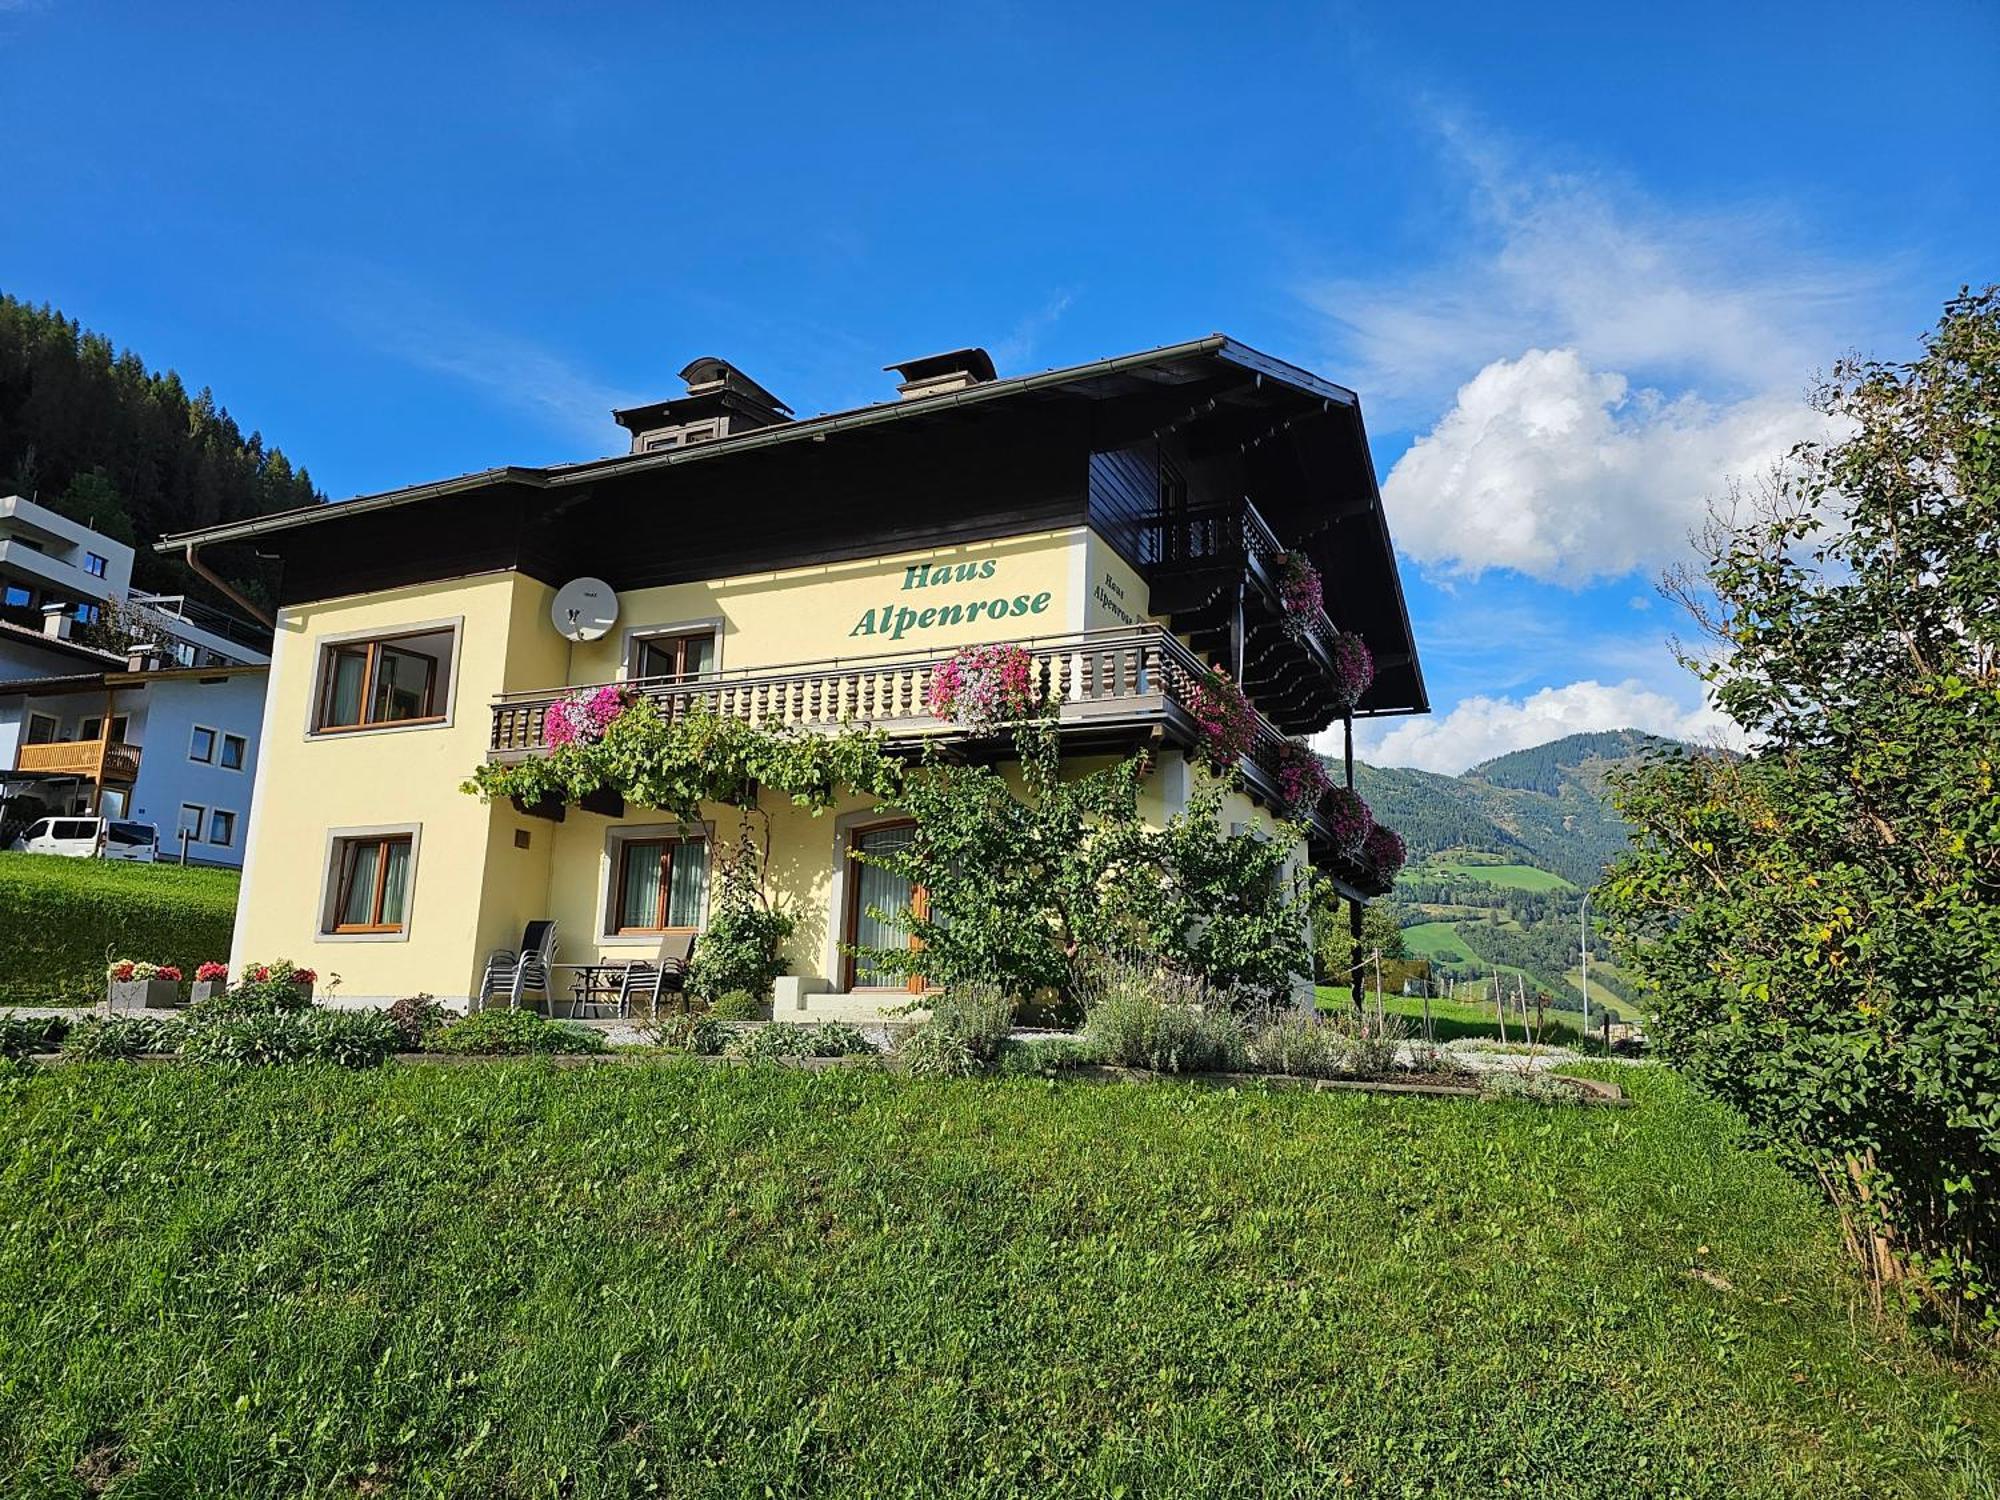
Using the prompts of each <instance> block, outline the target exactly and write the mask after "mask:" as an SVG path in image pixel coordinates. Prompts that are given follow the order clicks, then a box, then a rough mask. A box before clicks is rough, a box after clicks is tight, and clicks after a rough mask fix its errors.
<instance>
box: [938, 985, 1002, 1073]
mask: <svg viewBox="0 0 2000 1500" xmlns="http://www.w3.org/2000/svg"><path fill="white" fill-rule="evenodd" d="M926 1026H927V1027H936V1028H938V1029H939V1030H941V1031H944V1032H947V1033H948V1034H950V1035H952V1036H955V1037H957V1038H958V1039H959V1040H960V1041H962V1042H964V1043H965V1045H966V1048H967V1050H968V1051H969V1052H970V1053H971V1054H972V1059H973V1061H974V1062H977V1063H982V1064H983V1063H990V1062H992V1061H993V1060H994V1059H995V1058H997V1057H998V1056H999V1055H1000V1045H1001V1043H1003V1042H1005V1041H1006V1040H1007V1033H1008V1032H1010V1031H1012V1030H1013V1029H1014V1002H1013V1000H1012V999H1011V998H1010V997H1009V996H1008V995H1006V994H1005V993H1003V992H1002V991H1001V989H1000V987H999V986H998V985H993V984H964V985H958V986H956V987H954V988H952V989H949V990H946V991H944V992H943V993H942V994H939V995H937V996H936V997H934V998H933V999H932V1001H931V1018H930V1020H929V1021H928V1022H927V1023H926ZM918 1029H919V1030H923V1029H925V1028H924V1027H920V1028H918Z"/></svg>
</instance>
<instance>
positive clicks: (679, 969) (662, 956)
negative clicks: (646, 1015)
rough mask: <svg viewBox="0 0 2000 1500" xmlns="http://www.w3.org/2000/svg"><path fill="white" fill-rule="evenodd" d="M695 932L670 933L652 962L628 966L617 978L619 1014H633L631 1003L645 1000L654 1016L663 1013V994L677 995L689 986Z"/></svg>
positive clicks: (643, 960) (641, 962) (664, 938)
mask: <svg viewBox="0 0 2000 1500" xmlns="http://www.w3.org/2000/svg"><path fill="white" fill-rule="evenodd" d="M694 939H695V935H694V934H693V933H692V932H670V933H668V934H667V935H666V936H665V937H663V938H661V939H660V951H659V952H658V953H657V954H656V955H654V957H653V959H652V961H651V962H648V961H647V960H645V959H639V960H636V961H635V962H633V963H629V964H627V965H626V966H625V972H624V973H623V974H622V975H620V976H619V979H618V1014H619V1015H621V1016H629V1015H631V1014H632V1002H633V1001H634V1000H637V999H644V1000H645V1001H646V1002H647V1007H648V1009H649V1010H650V1012H651V1013H652V1014H653V1015H658V1014H659V1013H660V995H661V994H662V993H663V992H665V991H673V992H674V993H676V994H678V993H679V992H680V990H681V988H682V987H683V986H684V985H686V983H687V971H688V960H689V959H690V958H691V957H693V956H694Z"/></svg>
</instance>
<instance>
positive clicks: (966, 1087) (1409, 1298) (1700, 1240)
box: [0, 1064, 2000, 1497]
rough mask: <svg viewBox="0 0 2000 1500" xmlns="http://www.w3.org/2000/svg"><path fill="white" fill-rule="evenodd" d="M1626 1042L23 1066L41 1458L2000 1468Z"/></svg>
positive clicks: (1596, 1469) (398, 1482) (919, 1484)
mask: <svg viewBox="0 0 2000 1500" xmlns="http://www.w3.org/2000/svg"><path fill="white" fill-rule="evenodd" d="M1619 1077H1620V1078H1621V1080H1622V1081H1625V1082H1627V1083H1628V1086H1629V1087H1630V1088H1632V1089H1633V1091H1634V1092H1635V1094H1636V1095H1637V1097H1638V1099H1639V1101H1640V1103H1639V1107H1638V1108H1636V1109H1633V1110H1630V1111H1580V1110H1579V1111H1562V1112H1551V1111H1547V1110H1544V1109H1540V1108H1537V1107H1535V1106H1533V1105H1526V1104H1494V1105H1481V1104H1476V1103H1469V1102H1464V1101H1449V1100H1414V1099H1385V1098H1380V1097H1370V1096H1356V1095H1345V1096H1331V1095H1330V1096H1312V1095H1300V1094H1289V1095H1279V1094H1267V1093H1264V1092H1262V1091H1252V1092H1249V1093H1233V1092H1207V1091H1201V1090H1197V1089H1192V1088H1183V1087H1178V1086H1172V1085H1159V1086H1142V1087H1094V1086H1091V1085H1087V1084H1061V1083H1056V1084H1048V1083H1038V1082H1027V1081H1006V1082H1000V1081H971V1082H958V1083H935V1084H915V1083H910V1082H907V1081H903V1080H899V1079H896V1078H893V1077H889V1076H884V1075H880V1074H866V1073H861V1074H857V1073H847V1074H823V1075H817V1076H814V1075H806V1074H799V1073H791V1072H779V1071H775V1070H756V1071H727V1070H712V1071H711V1070H703V1069H698V1068H693V1067H685V1068H668V1067H645V1068H632V1069H629V1070H628V1069H622V1068H620V1069H597V1070H588V1071H574V1072H560V1071H557V1070H554V1069H552V1068H549V1067H547V1066H545V1065H535V1064H509V1065H503V1066H498V1067H493V1068H465V1069H449V1068H442V1067H408V1068H398V1067H391V1068H387V1069H383V1070H380V1071H378V1072H374V1073H369V1074H359V1075H339V1074H327V1073H322V1072H316V1071H310V1070H273V1071H271V1072H266V1073H244V1074H239V1075H235V1076H231V1075H230V1074H228V1073H224V1072H209V1071H202V1072H197V1071H194V1070H189V1069H180V1068H150V1069H133V1068H130V1067H121V1066H119V1065H108V1066H100V1067H97V1068H69V1069H64V1070H61V1071H59V1072H55V1073H51V1074H44V1075H43V1076H40V1077H37V1078H35V1079H33V1080H32V1081H27V1082H18V1083H0V1108H4V1110H5V1115H6V1127H5V1131H4V1138H5V1142H6V1145H5V1148H4V1155H0V1163H4V1165H3V1166H0V1202H5V1203H6V1204H7V1205H8V1206H9V1207H8V1212H7V1213H6V1215H4V1216H0V1492H5V1493H7V1494H10V1495H35V1494H65V1493H75V1492H76V1490H77V1486H76V1484H75V1482H74V1480H73V1479H72V1477H71V1476H72V1475H73V1474H75V1473H76V1472H78V1467H77V1466H78V1464H79V1460H80V1459H81V1460H82V1461H83V1463H84V1465H85V1469H86V1471H87V1472H90V1473H96V1474H105V1473H125V1474H128V1475H129V1478H130V1482H131V1489H132V1492H133V1493H144V1494H174V1495H223V1494H228V1495H231V1496H255V1495H263V1494H273V1493H280V1492H283V1493H299V1492H304V1491H308V1490H310V1491H312V1492H314V1493H378V1492H394V1493H398V1494H418V1495H425V1494H445V1493H451V1494H465V1495H489V1494H496V1493H502V1492H504V1493H509V1494H554V1493H560V1494H564V1495H574V1496H579V1497H582V1496H597V1495H607V1494H636V1493H646V1492H649V1490H651V1489H657V1490H658V1492H661V1493H669V1494H678V1495H702V1494H718V1495H719V1494H729V1495H740V1494H762V1493H771V1494H780V1495H788V1494H800V1493H806V1492H812V1493H829V1492H845V1493H872V1494H884V1493H895V1494H925V1495H937V1494H988V1495H999V1494H1012V1493H1022V1492H1034V1493H1090V1494H1110V1493H1118V1492H1120V1487H1121V1486H1122V1487H1123V1492H1124V1493H1128V1494H1132V1495H1135V1496H1136V1495H1140V1494H1158V1495H1169V1494H1171V1495H1194V1494H1218V1495H1220V1494H1230V1495H1235V1494H1246V1493H1263V1494H1307V1493H1310V1494H1323V1493H1342V1494H1356V1495H1409V1494H1443V1495H1488V1494H1493V1493H1496V1492H1501V1491H1505V1492H1508V1493H1514V1494H1533V1495H1577V1496H1603V1495H1612V1494H1620V1495H1622V1494H1632V1493H1648V1494H1656V1495H1675V1496H1717V1497H1721V1496H1763V1495H1801V1496H1804V1495H1811V1496H1836V1495H1869V1496H1901V1495H1945V1494H1960V1493H1975V1492H1978V1490H1979V1486H1980V1484H1981V1483H1982V1482H1983V1483H1985V1484H1987V1485H1989V1486H1990V1483H1991V1480H1992V1471H1991V1470H1990V1469H1988V1468H1984V1467H1982V1465H1983V1463H1984V1460H1983V1458H1982V1456H1981V1455H1980V1453H1979V1451H1978V1448H1977V1444H1978V1442H1979V1440H1980V1439H1979V1435H1978V1430H1977V1429H1975V1428H1974V1427H1973V1426H1972V1424H1975V1423H1977V1424H1982V1426H1983V1428H1984V1429H1985V1430H1989V1431H1990V1430H1992V1429H1993V1427H1994V1424H1995V1423H1996V1422H2000V1397H1996V1395H1995V1393H1994V1392H1993V1391H1992V1390H1991V1389H1990V1388H1989V1389H1984V1390H1982V1389H1980V1388H1979V1387H1977V1386H1975V1385H1974V1384H1972V1383H1971V1382H1970V1380H1968V1379H1966V1378H1965V1377H1962V1376H1958V1375H1955V1374H1953V1373H1951V1372H1949V1371H1946V1370H1944V1369H1941V1368H1939V1367H1938V1366H1936V1365H1934V1364H1933V1363H1931V1362H1930V1361H1929V1360H1928V1359H1927V1357H1926V1356H1924V1355H1923V1354H1922V1353H1921V1352H1920V1351H1918V1350H1916V1349H1915V1348H1913V1347H1911V1346H1910V1345H1909V1344H1908V1343H1907V1342H1906V1341H1904V1340H1902V1339H1900V1338H1898V1337H1896V1336H1894V1335H1892V1334H1889V1333H1883V1332H1878V1331H1876V1330H1873V1329H1872V1328H1871V1327H1870V1326H1869V1324H1868V1323H1867V1321H1866V1319H1865V1318H1862V1319H1859V1320H1856V1319H1855V1318H1854V1316H1853V1308H1854V1298H1855V1288H1854V1286H1853V1284H1852V1282H1851V1281H1850V1279H1849V1278H1848V1277H1847V1275H1846V1274H1845V1272H1844V1270H1843V1268H1842V1263H1841V1260H1840V1256H1839V1253H1838V1248H1837V1246H1836V1243H1835V1236H1834V1233H1833V1230H1832V1227H1831V1225H1830V1224H1829V1222H1828V1220H1827V1217H1826V1215H1825V1214H1824V1213H1823V1212H1822V1211H1821V1210H1820V1208H1819V1206H1818V1204H1817V1203H1816V1201H1815V1200H1814V1199H1813V1198H1812V1197H1811V1196H1809V1195H1808V1194H1807V1193H1805V1192H1804V1191H1803V1190H1802V1189H1801V1188H1799V1187H1798V1186H1796V1185H1795V1184H1793V1183H1791V1182H1789V1181H1788V1180H1786V1179H1784V1178H1783V1177H1782V1176H1780V1175H1779V1174H1778V1173H1777V1172H1776V1171H1775V1170H1774V1169H1773V1168H1772V1167H1771V1166H1770V1164H1769V1163H1768V1162H1766V1161H1764V1160H1762V1159H1761V1158H1758V1157H1756V1156H1752V1155H1749V1154H1745V1153H1741V1152H1738V1151H1736V1150H1734V1149H1732V1148H1731V1145H1730V1139H1731V1130H1730V1126H1729V1124H1728V1121H1727V1120H1726V1118H1725V1117H1724V1116H1723V1115H1722V1114H1721V1113H1720V1112H1719V1111H1718V1110H1716V1109H1714V1108H1712V1107H1710V1106H1708V1105H1706V1104H1703V1103H1701V1102H1699V1101H1697V1100H1695V1099H1694V1098H1693V1097H1692V1096H1691V1095H1690V1093H1689V1092H1688V1091H1687V1089H1686V1088H1685V1087H1684V1086H1683V1085H1681V1084H1680V1083H1679V1082H1678V1081H1677V1080H1676V1079H1675V1078H1674V1077H1673V1076H1672V1075H1670V1074H1667V1073H1665V1072H1662V1071H1659V1070H1640V1071H1637V1072H1631V1071H1628V1072H1624V1073H1621V1074H1620V1075H1619ZM1696 1268H1700V1269H1702V1270H1704V1271H1706V1272H1707V1273H1709V1274H1710V1275H1712V1276H1713V1277H1715V1278H1717V1280H1716V1281H1715V1282H1711V1281H1708V1280H1704V1279H1700V1278H1697V1277H1696V1276H1694V1275H1693V1274H1691V1272H1692V1271H1693V1270H1694V1269H1696ZM766 1486H769V1489H768V1490H767V1489H766V1488H765V1487H766ZM1989 1492H1990V1491H1989Z"/></svg>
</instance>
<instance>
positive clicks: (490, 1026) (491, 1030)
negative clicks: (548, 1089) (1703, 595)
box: [432, 1010, 605, 1055]
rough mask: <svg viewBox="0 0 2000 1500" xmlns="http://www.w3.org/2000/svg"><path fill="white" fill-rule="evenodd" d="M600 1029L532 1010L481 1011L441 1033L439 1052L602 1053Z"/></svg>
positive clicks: (438, 1044)
mask: <svg viewBox="0 0 2000 1500" xmlns="http://www.w3.org/2000/svg"><path fill="white" fill-rule="evenodd" d="M604 1047H605V1042H604V1036H603V1034H602V1033H601V1032H596V1031H592V1030H591V1029H590V1028H589V1027H588V1026H578V1025H576V1024H575V1023H574V1022H570V1021H549V1020H545V1019H543V1018H542V1017H541V1016H540V1015H539V1014H537V1013H536V1012H534V1011H532V1010H482V1011H475V1012H474V1013H473V1014H472V1015H469V1016H467V1017H465V1019H463V1020H461V1021H453V1022H452V1023H451V1024H450V1025H449V1026H447V1027H445V1028H444V1030H443V1031H441V1032H439V1033H438V1036H437V1040H436V1041H435V1042H434V1043H433V1044H432V1049H433V1050H434V1051H437V1052H454V1053H461V1054H465V1053H474V1054H494V1055H499V1054H523V1053H541V1054H549V1053H577V1052H602V1051H603V1050H604Z"/></svg>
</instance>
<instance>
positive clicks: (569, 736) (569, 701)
mask: <svg viewBox="0 0 2000 1500" xmlns="http://www.w3.org/2000/svg"><path fill="white" fill-rule="evenodd" d="M624 712H625V694H624V692H623V691H621V690H620V689H618V688H615V687H601V688H598V689H597V690H596V691H595V692H590V693H571V694H570V695H569V696H568V697H566V698H558V699H556V701H555V702H553V703H551V704H550V705H549V707H548V711H547V713H545V714H544V715H543V716H542V743H543V744H545V745H547V746H548V747H549V748H550V749H551V750H561V749H564V748H566V747H568V746H570V745H594V744H596V743H597V742H598V741H599V740H601V739H603V738H604V731H605V730H607V729H609V728H610V727H611V726H612V724H614V723H615V722H616V721H617V719H618V716H619V715H620V714H622V713H624Z"/></svg>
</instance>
